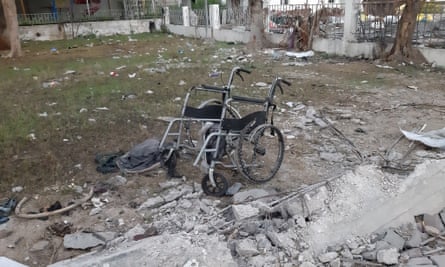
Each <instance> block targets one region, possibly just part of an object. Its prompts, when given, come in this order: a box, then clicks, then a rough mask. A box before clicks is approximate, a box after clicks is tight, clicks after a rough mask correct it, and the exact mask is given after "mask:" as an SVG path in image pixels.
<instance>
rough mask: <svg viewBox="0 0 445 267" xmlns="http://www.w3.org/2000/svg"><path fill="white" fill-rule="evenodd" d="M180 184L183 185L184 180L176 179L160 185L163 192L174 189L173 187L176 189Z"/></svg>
mask: <svg viewBox="0 0 445 267" xmlns="http://www.w3.org/2000/svg"><path fill="white" fill-rule="evenodd" d="M180 184H182V180H181V179H174V180H168V181H166V182H162V183H159V187H160V188H161V189H162V190H165V189H169V188H172V187H176V186H178V185H180Z"/></svg>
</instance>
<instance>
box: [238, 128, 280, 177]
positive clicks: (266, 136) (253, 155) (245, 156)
mask: <svg viewBox="0 0 445 267" xmlns="http://www.w3.org/2000/svg"><path fill="white" fill-rule="evenodd" d="M271 132H272V133H273V134H271ZM283 154H284V140H283V135H282V133H281V131H280V130H279V129H278V128H276V127H275V126H273V125H260V126H259V127H257V128H256V129H255V130H254V131H252V132H251V133H250V134H248V136H243V137H242V138H241V141H240V143H239V147H238V160H239V165H240V168H241V172H242V174H243V175H244V176H245V177H246V178H248V179H249V180H251V181H253V182H256V183H264V182H267V181H269V180H271V179H272V178H273V177H274V176H275V174H276V173H277V172H278V170H279V168H280V167H281V163H282V161H283Z"/></svg>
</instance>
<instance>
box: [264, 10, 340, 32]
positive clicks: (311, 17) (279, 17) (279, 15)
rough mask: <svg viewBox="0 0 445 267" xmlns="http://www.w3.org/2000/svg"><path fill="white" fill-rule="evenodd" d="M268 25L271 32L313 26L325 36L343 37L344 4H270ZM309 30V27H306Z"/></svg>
mask: <svg viewBox="0 0 445 267" xmlns="http://www.w3.org/2000/svg"><path fill="white" fill-rule="evenodd" d="M267 14H268V15H267V21H266V23H267V24H266V27H267V29H268V31H269V32H273V33H285V32H287V31H288V30H289V28H294V29H295V28H297V29H298V28H302V29H304V28H307V27H310V28H312V27H311V26H312V23H316V24H317V25H315V26H316V27H314V30H315V31H316V32H315V34H316V35H318V36H321V37H325V38H342V36H343V28H344V16H345V11H344V5H343V4H301V5H270V6H268V8H267ZM305 30H309V29H305Z"/></svg>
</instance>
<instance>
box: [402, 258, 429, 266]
mask: <svg viewBox="0 0 445 267" xmlns="http://www.w3.org/2000/svg"><path fill="white" fill-rule="evenodd" d="M432 264H433V262H432V261H431V260H430V259H429V258H427V257H419V258H412V259H409V260H408V262H407V263H406V265H432Z"/></svg>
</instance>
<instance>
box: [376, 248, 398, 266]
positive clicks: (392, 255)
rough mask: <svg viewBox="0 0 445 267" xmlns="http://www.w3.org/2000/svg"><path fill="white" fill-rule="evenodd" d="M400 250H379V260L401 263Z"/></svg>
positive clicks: (380, 261)
mask: <svg viewBox="0 0 445 267" xmlns="http://www.w3.org/2000/svg"><path fill="white" fill-rule="evenodd" d="M399 256H400V254H399V252H398V251H397V249H396V248H389V249H383V250H379V251H378V252H377V262H379V263H383V264H387V265H392V264H398V263H399Z"/></svg>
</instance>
